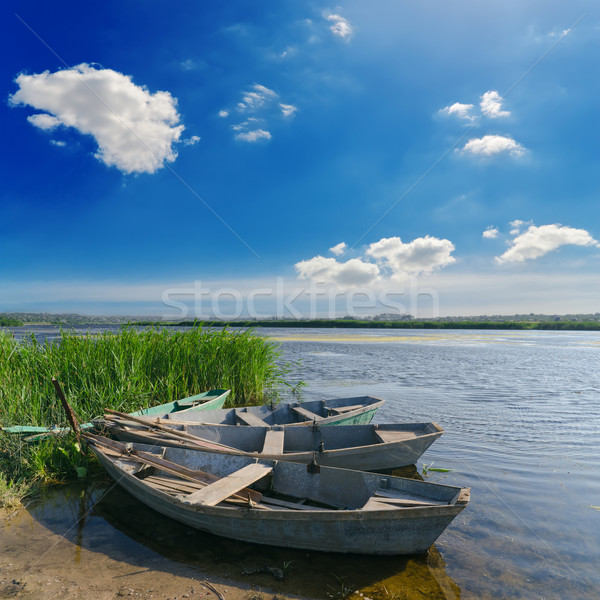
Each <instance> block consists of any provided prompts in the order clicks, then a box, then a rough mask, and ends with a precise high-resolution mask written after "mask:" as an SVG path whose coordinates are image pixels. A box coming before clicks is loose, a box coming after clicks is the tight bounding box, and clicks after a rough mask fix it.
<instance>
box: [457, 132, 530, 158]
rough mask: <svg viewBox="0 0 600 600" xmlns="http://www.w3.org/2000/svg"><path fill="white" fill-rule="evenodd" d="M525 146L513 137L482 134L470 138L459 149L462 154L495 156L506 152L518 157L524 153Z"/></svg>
mask: <svg viewBox="0 0 600 600" xmlns="http://www.w3.org/2000/svg"><path fill="white" fill-rule="evenodd" d="M525 150H526V148H524V147H523V146H521V144H519V143H518V142H516V141H515V140H513V138H511V137H508V136H503V135H484V136H483V137H482V138H473V139H470V140H469V141H468V142H467V143H466V144H465V145H464V146H463V147H462V148H461V149H460V152H462V153H463V154H472V155H474V156H485V157H491V156H497V155H499V154H508V155H509V156H512V157H513V158H518V157H519V156H521V155H522V154H524V153H525Z"/></svg>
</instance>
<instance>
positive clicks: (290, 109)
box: [279, 104, 298, 117]
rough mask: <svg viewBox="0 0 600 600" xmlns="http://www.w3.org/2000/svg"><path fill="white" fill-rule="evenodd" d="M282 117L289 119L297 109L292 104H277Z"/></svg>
mask: <svg viewBox="0 0 600 600" xmlns="http://www.w3.org/2000/svg"><path fill="white" fill-rule="evenodd" d="M279 108H281V112H282V113H283V116H284V117H291V116H292V115H293V114H294V113H295V112H296V111H297V110H298V109H297V108H296V107H295V106H294V105H293V104H279Z"/></svg>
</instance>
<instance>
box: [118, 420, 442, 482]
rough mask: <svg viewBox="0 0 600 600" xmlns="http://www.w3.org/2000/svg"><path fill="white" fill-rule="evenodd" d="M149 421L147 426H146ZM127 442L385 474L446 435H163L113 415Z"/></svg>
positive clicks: (297, 431) (427, 427)
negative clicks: (382, 472) (313, 463)
mask: <svg viewBox="0 0 600 600" xmlns="http://www.w3.org/2000/svg"><path fill="white" fill-rule="evenodd" d="M144 421H146V424H144ZM107 424H108V425H109V431H110V433H111V434H112V435H113V436H114V437H116V438H117V439H119V440H121V441H127V442H139V443H145V444H158V445H163V446H173V447H187V448H195V449H206V450H211V451H213V452H221V453H223V454H237V455H244V456H249V457H253V458H268V459H272V460H287V461H291V462H298V463H310V462H312V461H313V460H315V461H316V462H317V463H318V464H319V465H324V466H329V467H341V468H345V469H358V470H361V471H381V470H385V469H393V468H396V467H404V466H407V465H414V464H415V463H416V462H417V460H418V459H419V458H420V457H421V455H422V454H423V453H424V452H425V451H426V450H427V448H429V446H431V444H433V442H434V441H435V440H436V439H438V438H439V437H440V436H441V435H442V433H443V432H444V430H443V429H442V428H441V427H440V426H439V425H438V424H437V423H398V424H383V425H373V424H369V425H339V426H337V427H320V426H319V425H317V424H315V425H313V426H312V427H283V426H275V427H236V426H235V425H209V424H198V423H191V422H190V423H175V424H173V425H170V426H169V425H168V422H166V424H167V427H161V428H160V429H157V428H155V427H153V425H152V423H151V420H150V419H147V420H142V419H136V421H135V422H134V421H131V420H129V419H127V418H126V417H124V418H118V417H113V416H112V415H107Z"/></svg>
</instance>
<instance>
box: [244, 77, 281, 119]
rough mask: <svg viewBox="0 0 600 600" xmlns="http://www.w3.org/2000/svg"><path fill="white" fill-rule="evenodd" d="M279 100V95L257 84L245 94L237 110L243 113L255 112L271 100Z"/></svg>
mask: <svg viewBox="0 0 600 600" xmlns="http://www.w3.org/2000/svg"><path fill="white" fill-rule="evenodd" d="M275 98H277V94H276V93H275V92H274V91H273V90H270V89H269V88H268V87H265V86H264V85H260V84H259V83H255V84H254V85H253V86H252V88H251V89H250V90H248V91H247V92H244V94H243V96H242V100H241V102H238V105H237V108H238V110H239V111H241V112H253V111H256V110H258V109H259V108H260V107H261V106H264V105H265V104H266V103H267V102H269V100H274V99H275Z"/></svg>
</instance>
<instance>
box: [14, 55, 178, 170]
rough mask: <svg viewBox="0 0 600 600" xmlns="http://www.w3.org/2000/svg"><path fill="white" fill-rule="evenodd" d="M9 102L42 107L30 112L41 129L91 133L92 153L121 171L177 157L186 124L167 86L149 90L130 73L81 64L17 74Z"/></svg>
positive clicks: (156, 165)
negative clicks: (164, 89) (176, 146)
mask: <svg viewBox="0 0 600 600" xmlns="http://www.w3.org/2000/svg"><path fill="white" fill-rule="evenodd" d="M16 83H17V85H18V86H19V90H18V91H17V92H15V93H14V94H13V95H12V96H11V97H10V102H11V103H12V104H13V105H19V104H21V105H29V106H33V107H34V108H36V109H38V110H41V111H45V112H43V113H39V114H36V115H32V116H31V117H29V122H30V123H32V124H33V125H34V126H36V127H39V128H41V129H44V130H50V129H54V128H55V127H57V126H58V125H63V126H65V127H73V128H74V129H76V130H78V131H79V132H81V133H83V134H88V135H91V136H93V137H94V139H95V140H96V142H97V144H98V150H97V152H96V154H95V156H96V158H97V159H98V160H100V161H102V162H103V163H104V164H106V165H108V166H115V167H117V168H118V169H120V170H121V171H123V172H124V173H154V172H155V171H156V170H158V169H160V168H162V167H163V166H164V164H165V162H173V161H174V160H175V158H176V157H177V152H176V151H175V149H174V147H173V145H174V144H175V143H176V142H178V141H179V138H180V137H181V133H182V131H183V129H184V127H183V125H180V124H179V114H178V112H177V100H176V99H175V98H173V96H171V94H170V93H169V92H155V93H150V92H149V91H148V90H147V89H146V88H145V87H143V86H138V85H135V84H134V83H133V81H132V79H131V77H130V76H128V75H123V74H122V73H118V72H117V71H113V70H112V69H97V68H95V67H92V66H90V65H88V64H85V63H84V64H80V65H78V66H76V67H72V68H70V69H65V70H62V71H57V72H55V73H50V72H49V71H44V72H43V73H39V74H35V75H25V74H21V75H19V76H18V77H17V79H16Z"/></svg>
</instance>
